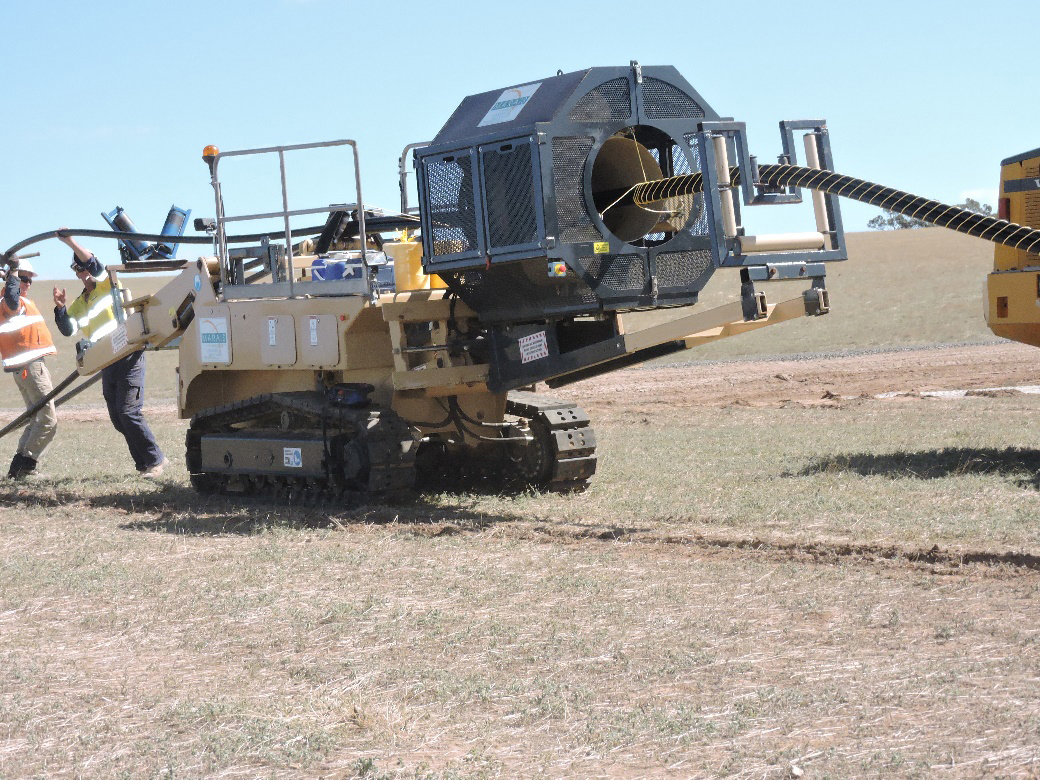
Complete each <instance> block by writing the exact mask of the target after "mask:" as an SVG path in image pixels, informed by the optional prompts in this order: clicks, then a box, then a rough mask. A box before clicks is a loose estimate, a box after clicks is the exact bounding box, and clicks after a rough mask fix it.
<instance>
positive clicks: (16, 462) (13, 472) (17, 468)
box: [7, 452, 25, 479]
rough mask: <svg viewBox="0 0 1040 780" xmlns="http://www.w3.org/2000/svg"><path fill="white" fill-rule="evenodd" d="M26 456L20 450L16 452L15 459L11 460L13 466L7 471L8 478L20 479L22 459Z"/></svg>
mask: <svg viewBox="0 0 1040 780" xmlns="http://www.w3.org/2000/svg"><path fill="white" fill-rule="evenodd" d="M24 457H25V456H24V455H22V453H20V452H16V453H15V454H14V459H13V460H12V461H11V468H10V469H8V471H7V478H8V479H18V476H19V475H20V473H21V470H22V459H23V458H24Z"/></svg>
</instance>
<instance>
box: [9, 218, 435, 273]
mask: <svg viewBox="0 0 1040 780" xmlns="http://www.w3.org/2000/svg"><path fill="white" fill-rule="evenodd" d="M418 221H419V220H418V218H417V217H414V216H412V215H410V214H401V215H395V216H384V217H369V218H368V219H366V220H365V230H366V232H368V233H375V232H381V231H384V230H400V229H401V228H408V227H414V226H415V225H416V224H417V223H418ZM324 229H325V226H324V225H318V226H316V227H307V228H296V229H295V230H291V231H289V235H290V236H291V237H292V238H296V237H299V236H316V235H319V234H320V233H321V232H322V231H323V230H324ZM59 233H61V235H63V236H85V237H88V238H115V239H123V240H124V241H168V242H171V243H175V244H212V243H213V236H164V235H162V234H161V233H120V232H117V231H114V230H89V229H80V228H76V229H65V230H60V231H59V230H48V231H47V232H46V233H37V234H36V235H35V236H30V237H29V238H26V239H25V240H23V241H19V242H18V243H17V244H15V245H14V246H12V247H11V248H10V249H8V250H7V251H6V252H4V253H3V254H2V255H0V263H4V262H7V260H8V259H10V258H11V257H13V256H14V255H15V253H17V252H18V251H19V250H20V249H24V248H25V247H27V246H32V245H33V244H38V243H40V242H41V241H46V240H48V239H50V238H58V234H59ZM278 235H284V232H278V231H275V232H267V233H250V234H247V235H242V236H227V237H226V238H225V240H226V241H227V243H229V244H249V243H256V242H257V241H260V240H262V239H264V238H267V237H270V236H278Z"/></svg>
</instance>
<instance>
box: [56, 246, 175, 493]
mask: <svg viewBox="0 0 1040 780" xmlns="http://www.w3.org/2000/svg"><path fill="white" fill-rule="evenodd" d="M58 238H59V239H60V240H61V241H62V242H64V243H65V244H67V245H68V246H69V247H71V248H72V252H73V255H72V270H73V271H75V272H76V278H77V279H79V280H80V281H81V282H82V283H83V291H82V292H81V293H80V294H79V295H77V296H76V298H75V300H73V301H72V302H71V303H67V301H66V298H67V295H66V292H65V288H62V289H60V290H59V289H58V288H57V287H55V288H54V321H55V323H56V324H57V326H58V330H60V331H61V333H62V335H63V336H71V335H72V334H74V333H75V332H76V331H77V330H78V331H79V332H80V333H81V334H82V335H83V338H84V339H85V340H86V341H87V342H89V343H90V344H93V343H95V342H97V341H98V339H101V338H104V337H105V336H107V335H108V334H110V333H111V332H112V331H114V330H115V329H116V328H117V327H119V323H118V321H117V320H116V315H115V311H114V310H113V308H112V282H111V281H110V280H109V279H108V278H107V277H106V278H104V279H99V278H98V277H101V276H102V275H103V274H104V270H105V269H104V266H102V265H101V262H100V261H99V260H98V259H97V258H96V257H95V256H94V255H93V254H92V253H91V252H88V251H87V250H86V249H84V248H83V247H82V246H81V245H80V244H79V243H78V242H77V241H76V240H75V239H74V238H72V236H68V235H64V234H62V232H61V231H60V230H59V231H58ZM88 348H89V347H88ZM101 394H102V395H103V396H104V397H105V404H106V405H107V406H108V417H109V419H110V420H111V421H112V425H113V427H114V428H115V429H116V430H117V431H119V433H121V434H122V435H123V438H124V439H126V446H127V447H128V448H129V449H130V456H131V457H132V458H133V459H134V466H135V468H136V469H137V470H138V471H139V472H140V473H141V476H143V477H145V478H146V479H155V478H156V477H158V476H159V475H160V474H162V472H163V469H164V468H165V467H166V466H167V464H168V461H167V460H166V457H165V456H164V455H163V453H162V450H161V449H159V445H158V444H157V443H156V441H155V436H153V435H152V431H151V429H150V428H149V427H148V423H147V422H145V419H144V412H143V411H142V406H143V405H144V352H143V351H141V350H138V351H137V352H131V353H130V354H129V355H127V356H126V357H124V358H120V359H119V360H117V361H116V362H115V363H112V364H111V365H109V366H106V367H105V368H103V369H101Z"/></svg>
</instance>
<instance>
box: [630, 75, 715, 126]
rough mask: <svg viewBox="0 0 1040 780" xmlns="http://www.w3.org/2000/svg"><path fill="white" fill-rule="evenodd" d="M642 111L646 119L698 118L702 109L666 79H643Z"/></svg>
mask: <svg viewBox="0 0 1040 780" xmlns="http://www.w3.org/2000/svg"><path fill="white" fill-rule="evenodd" d="M643 111H644V112H645V113H646V116H647V118H648V119H700V118H701V117H703V116H704V109H703V108H701V106H700V104H699V103H697V101H696V100H694V99H693V98H692V97H690V96H689V95H687V94H686V93H685V92H683V91H682V90H680V89H679V88H677V87H673V86H672V85H671V84H669V83H668V82H666V81H661V80H660V79H655V78H647V79H644V81H643Z"/></svg>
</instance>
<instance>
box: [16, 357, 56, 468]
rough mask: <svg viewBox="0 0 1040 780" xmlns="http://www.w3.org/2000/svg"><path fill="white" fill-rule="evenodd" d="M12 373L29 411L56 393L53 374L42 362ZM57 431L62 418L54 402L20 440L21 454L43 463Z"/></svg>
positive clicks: (32, 418) (43, 410)
mask: <svg viewBox="0 0 1040 780" xmlns="http://www.w3.org/2000/svg"><path fill="white" fill-rule="evenodd" d="M10 373H11V374H12V375H13V376H14V383H15V384H16V385H18V392H20V393H21V394H22V400H23V401H25V408H26V409H28V408H30V407H32V406H35V405H36V404H37V403H38V402H39V401H40V399H42V398H43V397H44V396H45V395H47V394H48V393H49V392H50V391H51V390H53V389H54V386H53V385H52V384H51V372H50V371H48V370H47V366H46V365H44V362H43V359H42V358H41V359H40V360H34V361H32V362H31V363H28V364H26V365H24V366H19V367H18V368H16V369H15V370H14V371H11V372H10ZM57 430H58V415H57V413H56V412H55V411H54V402H53V401H49V402H48V403H47V405H46V406H44V407H43V408H42V409H40V411H38V412H37V413H36V414H34V415H33V416H32V417H31V418H30V420H29V424H28V425H26V426H25V430H23V431H22V438H21V439H19V440H18V452H19V453H21V454H22V455H25V456H26V457H29V458H32V459H33V460H39V459H40V457H41V456H42V455H43V451H44V450H45V449H47V445H48V444H50V443H51V439H53V438H54V434H55V433H56V432H57Z"/></svg>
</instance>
